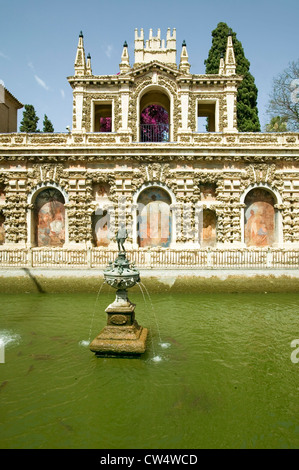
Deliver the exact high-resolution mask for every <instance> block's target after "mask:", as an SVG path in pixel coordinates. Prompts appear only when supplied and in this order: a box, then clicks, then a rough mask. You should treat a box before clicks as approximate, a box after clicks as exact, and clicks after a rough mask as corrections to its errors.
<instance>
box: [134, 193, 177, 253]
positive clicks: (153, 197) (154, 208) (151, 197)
mask: <svg viewBox="0 0 299 470" xmlns="http://www.w3.org/2000/svg"><path fill="white" fill-rule="evenodd" d="M170 204H171V200H170V197H169V195H168V194H167V193H166V191H164V190H163V189H161V188H149V189H145V190H144V191H143V192H142V193H141V194H140V196H139V198H138V223H137V237H138V244H139V246H140V247H146V246H152V247H154V246H161V247H168V246H169V245H170V242H171V213H170Z"/></svg>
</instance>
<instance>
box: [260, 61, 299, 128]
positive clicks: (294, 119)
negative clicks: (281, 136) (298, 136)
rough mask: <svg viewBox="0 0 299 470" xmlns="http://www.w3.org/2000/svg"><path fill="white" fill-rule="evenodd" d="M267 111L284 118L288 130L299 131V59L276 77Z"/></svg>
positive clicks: (271, 114) (272, 115)
mask: <svg viewBox="0 0 299 470" xmlns="http://www.w3.org/2000/svg"><path fill="white" fill-rule="evenodd" d="M267 113H268V114H269V115H270V116H271V117H272V118H275V116H277V115H279V116H281V118H284V119H285V120H286V121H287V122H288V130H290V131H294V132H298V131H299V59H297V61H294V62H290V63H289V65H288V67H287V68H286V69H285V70H283V72H282V73H280V74H279V75H278V76H277V77H275V78H274V80H273V87H272V93H271V95H270V100H269V104H268V109H267Z"/></svg>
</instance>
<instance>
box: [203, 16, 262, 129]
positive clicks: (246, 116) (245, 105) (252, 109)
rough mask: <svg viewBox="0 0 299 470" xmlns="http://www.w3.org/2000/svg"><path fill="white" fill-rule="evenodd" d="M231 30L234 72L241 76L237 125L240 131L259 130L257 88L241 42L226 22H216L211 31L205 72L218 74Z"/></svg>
mask: <svg viewBox="0 0 299 470" xmlns="http://www.w3.org/2000/svg"><path fill="white" fill-rule="evenodd" d="M229 32H231V35H232V39H233V46H234V52H235V58H236V74H237V75H242V76H243V81H242V83H241V84H240V86H239V88H238V93H237V127H238V130H239V131H240V132H259V131H260V130H261V126H260V121H259V117H258V109H257V94H258V90H257V87H256V85H255V81H254V77H253V76H252V75H251V73H250V72H249V68H250V62H249V60H248V59H246V57H245V54H244V49H243V46H242V44H241V42H240V41H239V40H238V39H237V36H236V33H234V32H233V31H231V29H230V28H229V27H228V26H227V24H226V23H218V25H217V27H216V29H214V31H212V38H213V39H212V46H211V49H210V51H209V55H208V58H207V59H206V60H205V66H206V73H207V74H218V72H219V62H220V58H221V56H222V55H223V56H225V51H226V45H227V36H228V33H229Z"/></svg>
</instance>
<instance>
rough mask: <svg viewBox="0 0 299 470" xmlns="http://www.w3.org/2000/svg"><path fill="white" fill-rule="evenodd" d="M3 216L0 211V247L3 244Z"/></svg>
mask: <svg viewBox="0 0 299 470" xmlns="http://www.w3.org/2000/svg"><path fill="white" fill-rule="evenodd" d="M4 224H5V216H4V214H3V212H2V211H0V245H3V244H4V243H5V226H4Z"/></svg>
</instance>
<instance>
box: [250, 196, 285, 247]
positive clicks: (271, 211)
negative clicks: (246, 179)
mask: <svg viewBox="0 0 299 470" xmlns="http://www.w3.org/2000/svg"><path fill="white" fill-rule="evenodd" d="M244 203H245V206H246V207H245V217H244V240H245V243H246V245H247V246H271V245H273V243H275V242H276V241H277V240H276V238H277V229H276V217H275V208H274V204H275V203H276V200H275V198H274V195H273V194H272V193H270V191H267V190H266V189H264V188H253V189H252V190H251V191H249V193H248V194H247V195H246V197H245V200H244Z"/></svg>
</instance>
